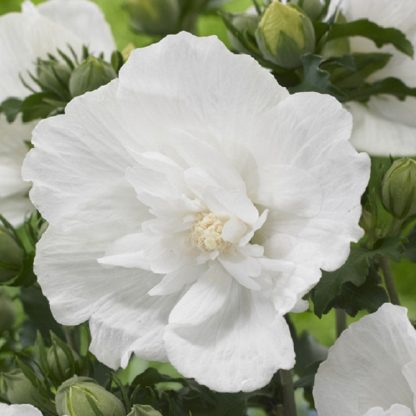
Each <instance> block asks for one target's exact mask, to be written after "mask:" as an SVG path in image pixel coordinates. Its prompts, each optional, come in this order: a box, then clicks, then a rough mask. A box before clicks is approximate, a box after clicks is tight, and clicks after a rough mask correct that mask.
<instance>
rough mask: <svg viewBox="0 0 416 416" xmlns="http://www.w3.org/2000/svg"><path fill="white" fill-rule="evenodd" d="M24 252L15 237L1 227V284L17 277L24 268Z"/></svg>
mask: <svg viewBox="0 0 416 416" xmlns="http://www.w3.org/2000/svg"><path fill="white" fill-rule="evenodd" d="M23 257H24V252H23V250H22V248H21V247H19V246H18V244H17V243H16V241H15V240H14V239H13V237H12V236H11V235H10V234H9V233H8V232H7V231H6V230H5V229H4V228H2V227H0V284H1V283H8V282H9V281H10V280H12V279H13V278H14V277H16V276H17V275H18V274H19V272H20V270H21V268H22V266H23Z"/></svg>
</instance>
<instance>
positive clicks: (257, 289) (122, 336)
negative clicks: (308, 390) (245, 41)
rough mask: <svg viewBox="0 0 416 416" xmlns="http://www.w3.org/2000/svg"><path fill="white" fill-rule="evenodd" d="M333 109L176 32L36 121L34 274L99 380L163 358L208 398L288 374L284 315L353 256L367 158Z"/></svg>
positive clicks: (30, 173)
mask: <svg viewBox="0 0 416 416" xmlns="http://www.w3.org/2000/svg"><path fill="white" fill-rule="evenodd" d="M350 133H351V116H350V114H349V113H348V112H347V111H345V110H344V109H343V108H342V106H341V105H340V104H339V103H338V102H337V101H336V100H335V99H333V98H331V97H329V96H324V95H320V94H316V93H303V94H296V95H293V96H289V94H288V92H287V91H286V89H284V88H282V87H280V86H279V85H278V84H277V83H276V81H275V80H274V78H273V77H272V75H271V74H269V73H268V71H267V70H265V69H263V68H261V67H260V65H259V64H258V63H257V62H256V61H254V60H253V59H252V58H250V57H248V56H244V55H240V56H237V55H234V54H232V53H231V52H229V51H228V50H227V49H226V48H225V46H224V45H223V44H222V43H221V42H220V41H219V40H218V39H217V38H214V37H210V38H196V37H194V36H192V35H189V34H186V33H181V34H179V35H177V36H169V37H167V38H165V39H164V40H162V41H161V42H160V43H158V44H155V45H153V46H150V47H147V48H144V49H141V50H137V51H135V52H133V54H132V55H131V56H130V58H129V61H128V62H127V64H126V65H125V66H124V67H123V68H122V70H121V72H120V78H119V79H117V80H114V81H112V82H111V83H110V84H108V85H107V86H105V87H102V88H100V89H99V90H97V91H94V92H92V93H87V94H85V95H84V96H82V97H79V98H76V99H74V100H73V101H72V102H71V103H70V104H69V105H68V106H67V109H66V114H65V115H64V116H57V117H53V118H51V119H49V120H45V121H43V122H41V123H40V124H39V125H38V127H37V128H36V129H35V132H34V139H33V144H34V146H35V149H33V150H32V151H31V152H30V154H29V155H28V157H27V159H26V162H25V164H24V168H23V170H24V176H25V178H26V180H30V181H33V183H34V186H33V189H32V191H31V199H32V201H33V202H34V204H35V205H36V206H37V207H38V208H39V209H40V211H41V213H42V214H43V215H44V217H45V218H46V219H47V221H48V222H49V224H50V226H49V228H48V230H47V231H46V233H45V234H44V235H43V237H42V239H41V241H40V243H39V244H38V248H37V258H36V261H35V263H36V264H35V268H36V273H37V275H38V277H39V282H40V284H41V286H42V289H43V291H44V293H45V294H46V296H47V297H48V299H49V301H50V304H51V307H52V310H53V313H54V315H55V317H56V318H57V319H58V320H59V321H60V322H61V323H63V324H68V325H73V324H79V323H80V322H83V321H85V320H88V319H89V320H90V327H91V333H92V339H93V340H92V345H91V350H92V351H93V352H94V353H95V354H96V356H97V357H98V358H99V359H100V360H102V361H103V362H104V363H106V364H107V365H109V366H110V367H113V368H116V367H118V366H120V365H121V366H126V365H127V363H128V360H129V357H130V355H131V353H132V352H134V353H135V354H137V355H139V356H141V357H143V358H145V359H149V360H159V361H163V360H166V359H169V360H170V361H171V362H172V363H173V365H175V366H176V367H177V369H178V370H179V371H180V372H181V373H183V374H184V375H185V376H187V377H194V378H196V379H197V380H198V381H199V382H200V383H202V384H206V385H208V386H209V387H211V388H212V389H215V390H218V391H239V390H244V391H250V390H253V389H256V388H258V387H260V386H262V385H265V384H266V383H267V382H268V381H269V380H270V378H271V377H272V375H273V374H274V373H275V371H276V370H277V369H279V368H285V369H287V368H291V367H292V366H293V364H294V352H293V346H292V340H291V337H290V334H289V330H288V327H287V325H286V322H285V320H284V318H283V314H285V313H287V312H288V311H290V310H291V309H292V308H293V307H294V306H295V305H296V304H297V303H298V301H299V300H300V299H301V298H302V296H303V295H304V294H305V293H307V292H308V291H309V290H310V289H311V287H312V286H313V285H315V284H316V283H317V282H318V280H319V278H320V276H321V270H320V269H321V268H322V269H324V270H335V269H337V268H338V267H340V266H341V265H342V264H343V262H344V261H345V260H346V258H347V256H348V253H349V246H350V242H351V241H356V240H358V239H359V238H360V237H361V235H362V230H361V229H360V228H359V226H358V220H359V217H360V213H361V206H360V197H361V195H362V193H363V191H364V189H365V187H366V184H367V181H368V176H369V159H368V157H367V155H365V154H358V153H357V152H356V151H355V150H354V148H353V147H352V145H351V144H350V143H349V141H348V140H349V137H350Z"/></svg>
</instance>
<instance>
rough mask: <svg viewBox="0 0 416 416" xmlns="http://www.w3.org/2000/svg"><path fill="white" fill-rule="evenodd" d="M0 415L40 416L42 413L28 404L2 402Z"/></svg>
mask: <svg viewBox="0 0 416 416" xmlns="http://www.w3.org/2000/svg"><path fill="white" fill-rule="evenodd" d="M0 414H1V416H42V413H41V412H40V411H39V410H38V409H36V408H35V407H33V406H31V405H30V404H13V405H8V404H3V403H0Z"/></svg>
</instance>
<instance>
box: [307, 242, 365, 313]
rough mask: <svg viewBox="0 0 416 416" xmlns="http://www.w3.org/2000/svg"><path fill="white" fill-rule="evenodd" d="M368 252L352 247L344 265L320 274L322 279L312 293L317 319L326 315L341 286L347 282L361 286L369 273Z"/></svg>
mask: <svg viewBox="0 0 416 416" xmlns="http://www.w3.org/2000/svg"><path fill="white" fill-rule="evenodd" d="M369 267H370V265H369V253H368V250H365V249H362V248H361V247H359V246H353V247H352V249H351V254H350V256H349V258H348V260H347V261H346V263H345V264H344V265H343V266H342V267H341V268H339V269H338V270H336V271H335V272H322V278H321V280H320V282H319V283H318V285H317V286H316V287H315V289H314V290H313V292H312V299H313V303H314V311H315V314H316V315H317V316H318V317H321V316H322V315H323V314H324V313H328V312H329V310H330V309H331V307H332V306H333V302H334V299H335V298H336V297H337V296H339V295H340V293H341V289H342V285H343V284H345V283H348V282H351V283H354V284H355V285H356V286H361V285H362V284H363V283H364V282H365V279H366V277H367V274H368V271H369Z"/></svg>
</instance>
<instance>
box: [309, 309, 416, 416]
mask: <svg viewBox="0 0 416 416" xmlns="http://www.w3.org/2000/svg"><path fill="white" fill-rule="evenodd" d="M314 398H315V404H316V408H317V410H318V414H319V416H334V415H337V416H414V415H416V407H415V403H416V402H415V399H416V332H415V329H414V328H413V326H412V324H411V323H410V321H409V319H408V318H407V311H406V309H405V308H402V307H399V306H394V305H391V304H388V303H386V304H385V305H383V306H382V307H381V308H380V309H379V310H378V311H377V312H376V313H373V314H371V315H368V316H366V317H365V318H362V319H361V320H360V321H358V322H356V323H354V324H352V325H351V326H350V327H349V328H348V329H347V330H346V331H344V333H343V334H342V335H341V337H340V338H339V339H338V340H337V341H336V343H335V345H334V346H333V347H332V348H331V349H330V351H329V356H328V359H327V360H326V361H325V362H324V363H323V364H321V366H320V367H319V370H318V373H317V375H316V379H315V387H314Z"/></svg>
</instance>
